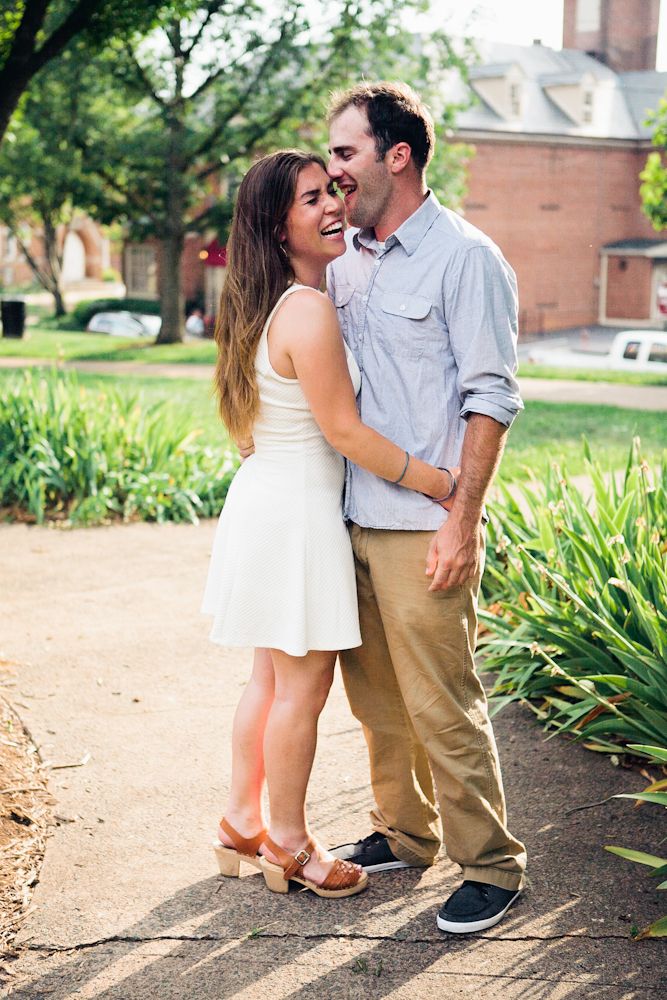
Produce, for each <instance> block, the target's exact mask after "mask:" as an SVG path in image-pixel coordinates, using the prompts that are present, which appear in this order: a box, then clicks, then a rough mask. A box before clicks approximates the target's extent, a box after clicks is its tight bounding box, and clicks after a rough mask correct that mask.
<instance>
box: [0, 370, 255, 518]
mask: <svg viewBox="0 0 667 1000" xmlns="http://www.w3.org/2000/svg"><path fill="white" fill-rule="evenodd" d="M200 433H201V432H200V430H198V429H197V428H193V427H192V426H191V424H190V423H189V422H188V421H187V419H186V420H184V418H183V415H182V413H181V412H180V411H179V410H178V409H177V407H176V405H175V404H168V403H162V402H160V403H157V404H151V405H145V404H144V402H143V400H142V397H141V395H134V396H129V397H128V396H125V395H124V394H122V393H120V392H118V391H116V390H113V389H112V390H101V389H100V390H98V389H95V390H86V389H84V388H82V387H81V386H80V385H79V384H78V383H77V380H76V376H75V375H73V374H69V373H67V374H62V373H55V372H54V373H51V374H49V375H48V376H44V375H39V374H37V375H36V374H33V373H32V372H26V373H25V374H23V375H22V376H21V377H19V378H17V379H16V380H13V381H10V383H9V385H8V386H7V387H6V391H5V393H4V396H3V398H2V399H0V454H2V456H3V461H2V464H1V465H0V508H1V509H2V511H1V513H2V515H3V516H4V517H5V518H12V517H21V518H22V519H28V520H33V521H36V522H37V523H38V524H42V523H43V522H44V521H46V520H66V521H68V522H69V523H71V524H102V523H106V522H108V521H111V520H121V519H122V520H125V521H130V520H144V521H159V522H164V521H189V522H192V523H196V521H197V520H198V518H199V517H213V516H215V515H217V514H218V513H219V511H220V509H221V508H222V505H223V503H224V499H225V496H226V495H227V490H228V488H229V484H230V482H231V479H232V477H233V474H234V471H235V469H236V466H237V460H236V459H235V458H233V456H232V455H231V453H230V452H228V451H225V449H224V446H223V444H222V443H221V447H220V448H213V447H210V446H205V445H202V444H199V443H198V437H199V435H200ZM221 442H222V433H221Z"/></svg>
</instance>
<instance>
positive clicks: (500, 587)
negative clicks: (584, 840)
mask: <svg viewBox="0 0 667 1000" xmlns="http://www.w3.org/2000/svg"><path fill="white" fill-rule="evenodd" d="M586 467H587V472H588V476H589V477H590V484H591V490H592V496H591V497H590V498H586V496H585V495H584V493H583V492H582V491H581V489H578V488H577V487H576V486H575V485H574V484H573V483H572V482H569V481H568V479H567V477H566V476H565V474H564V473H563V472H562V471H561V470H560V469H559V467H558V466H557V465H554V466H553V467H552V469H551V470H550V472H549V474H548V475H547V477H546V481H545V482H544V483H543V484H538V483H536V482H533V483H528V484H526V485H522V486H519V487H514V488H511V489H510V488H508V487H505V488H504V489H503V499H502V502H501V503H500V504H497V505H495V507H494V508H493V509H492V515H491V524H490V535H489V567H488V570H487V578H486V584H485V588H486V595H487V600H488V601H489V603H490V607H488V609H487V610H486V611H483V612H481V615H480V618H481V620H482V622H483V624H484V625H485V626H486V628H487V629H488V630H489V631H490V632H491V633H492V634H493V636H494V637H493V638H490V639H489V638H486V640H484V639H483V640H482V641H483V643H484V645H483V649H484V652H485V654H486V656H485V666H486V668H487V669H490V670H496V671H497V672H498V674H497V678H496V682H495V685H494V688H493V692H492V703H493V707H494V709H495V710H496V711H497V710H498V709H499V708H500V707H502V705H504V704H506V703H507V702H508V701H515V700H526V701H527V702H528V703H529V704H531V706H532V707H533V708H534V711H535V712H536V714H537V715H538V718H540V720H541V721H542V722H543V723H544V724H545V725H546V726H547V727H548V728H550V729H552V730H553V731H554V732H569V733H571V734H573V735H575V736H576V737H577V738H579V739H584V740H586V741H587V743H586V745H587V746H588V747H589V748H590V749H594V750H600V751H605V752H609V753H613V752H616V751H618V749H619V747H621V748H622V747H623V745H624V744H627V743H632V742H634V743H642V744H648V743H650V744H662V743H663V742H664V735H665V726H666V722H667V572H666V570H667V554H666V553H667V467H665V466H664V465H663V466H662V467H661V468H658V469H656V470H655V471H654V472H652V471H651V469H650V468H649V466H648V465H647V463H646V462H643V461H641V459H640V455H639V442H638V441H635V442H634V444H633V447H632V451H631V454H630V457H629V460H628V464H627V467H626V470H625V473H624V474H623V475H622V476H621V477H620V481H619V477H617V476H609V477H605V476H604V475H603V473H602V471H601V469H600V467H599V465H597V464H596V463H594V462H593V461H592V459H591V456H590V453H588V454H587V457H586ZM535 703H537V704H535Z"/></svg>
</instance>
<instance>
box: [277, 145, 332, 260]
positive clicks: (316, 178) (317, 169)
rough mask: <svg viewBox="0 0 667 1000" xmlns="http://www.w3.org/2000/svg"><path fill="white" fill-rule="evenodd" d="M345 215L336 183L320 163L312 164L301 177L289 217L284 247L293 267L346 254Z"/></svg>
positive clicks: (304, 169)
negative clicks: (298, 263)
mask: <svg viewBox="0 0 667 1000" xmlns="http://www.w3.org/2000/svg"><path fill="white" fill-rule="evenodd" d="M344 229H345V211H344V209H343V202H342V200H341V198H340V197H339V195H337V194H336V191H335V187H334V183H333V181H332V180H331V179H330V178H329V177H328V176H327V174H326V173H325V171H324V170H323V169H322V167H321V166H320V165H319V164H318V163H309V164H308V166H306V167H304V168H303V170H302V171H301V173H300V174H299V177H298V180H297V183H296V192H295V195H294V201H293V202H292V205H291V208H290V210H289V212H288V213H287V219H286V220H285V228H284V231H283V234H282V235H283V237H284V245H285V247H286V250H287V253H288V255H289V257H290V260H291V261H292V264H294V262H295V261H297V260H299V259H302V260H303V261H304V262H308V263H315V262H316V261H317V262H321V263H322V264H324V265H326V264H327V263H328V262H329V261H331V260H334V259H335V258H336V257H340V255H341V254H342V253H345V237H344V235H343V233H344Z"/></svg>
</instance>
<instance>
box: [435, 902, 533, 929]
mask: <svg viewBox="0 0 667 1000" xmlns="http://www.w3.org/2000/svg"><path fill="white" fill-rule="evenodd" d="M520 895H521V893H519V892H517V893H515V894H514V896H512V898H511V899H510V901H509V903H508V904H507V906H506V907H505V909H504V910H501V911H500V913H496V914H494V916H492V917H487V918H486V920H465V921H455V920H445V919H444V918H443V917H441V916H440V914H438V916H437V917H436V918H435V922H436V924H437V925H438V928H439V930H441V931H446V932H447V933H448V934H474V933H475V932H476V931H486V930H488V929H489V927H495V925H496V924H498V923H500V921H501V920H502V919H503V917H504V916H505V914H506V913H507V911H508V910H509V908H510V906H511V905H512V903H513V902H514V901H515V900H516V899H518V898H519V896H520Z"/></svg>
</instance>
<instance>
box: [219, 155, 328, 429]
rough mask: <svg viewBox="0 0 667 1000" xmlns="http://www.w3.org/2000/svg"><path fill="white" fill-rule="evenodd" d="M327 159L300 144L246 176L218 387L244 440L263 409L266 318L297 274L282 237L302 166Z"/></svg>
mask: <svg viewBox="0 0 667 1000" xmlns="http://www.w3.org/2000/svg"><path fill="white" fill-rule="evenodd" d="M310 163H319V164H320V166H321V167H322V169H326V168H325V166H324V162H323V160H322V159H321V158H320V157H319V156H317V155H315V154H314V153H304V152H302V151H301V150H299V149H281V150H279V151H278V152H277V153H271V154H270V155H269V156H265V157H263V158H262V159H261V160H258V161H257V163H254V164H253V166H252V167H251V168H250V170H249V171H248V173H247V174H246V175H245V177H244V178H243V180H242V181H241V185H240V187H239V191H238V196H237V199H236V206H235V208H234V215H233V218H232V226H231V231H230V234H229V240H228V241H227V274H226V278H225V284H224V287H223V290H222V295H221V296H220V310H219V313H218V320H217V323H216V326H215V340H216V343H217V345H218V359H217V363H216V367H215V387H216V391H217V394H218V400H219V407H220V416H221V417H222V419H223V421H224V423H225V425H226V427H227V429H228V430H229V433H230V434H231V436H232V437H233V438H234V439H235V440H237V441H240V440H242V439H243V438H244V437H247V436H248V435H249V434H251V432H252V426H253V423H254V421H255V417H256V416H257V412H258V410H259V391H258V388H257V379H256V377H255V355H256V353H257V345H258V343H259V339H260V337H261V334H262V330H263V328H264V324H265V323H266V320H267V318H268V316H269V314H270V312H271V310H272V309H273V307H274V306H275V304H276V302H277V301H278V299H279V298H280V296H281V295H282V294H283V292H284V291H285V289H286V288H287V287H288V286H289V285H291V284H292V282H293V281H294V271H293V270H292V266H291V264H290V262H289V259H288V257H287V254H286V253H285V252H284V251H283V249H281V246H280V234H281V230H282V229H283V227H284V225H285V221H286V219H287V213H288V212H289V209H290V207H291V206H292V203H293V201H294V196H295V193H296V184H297V178H298V176H299V174H300V173H301V171H302V170H303V168H304V167H307V166H308V165H309V164H310Z"/></svg>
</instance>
